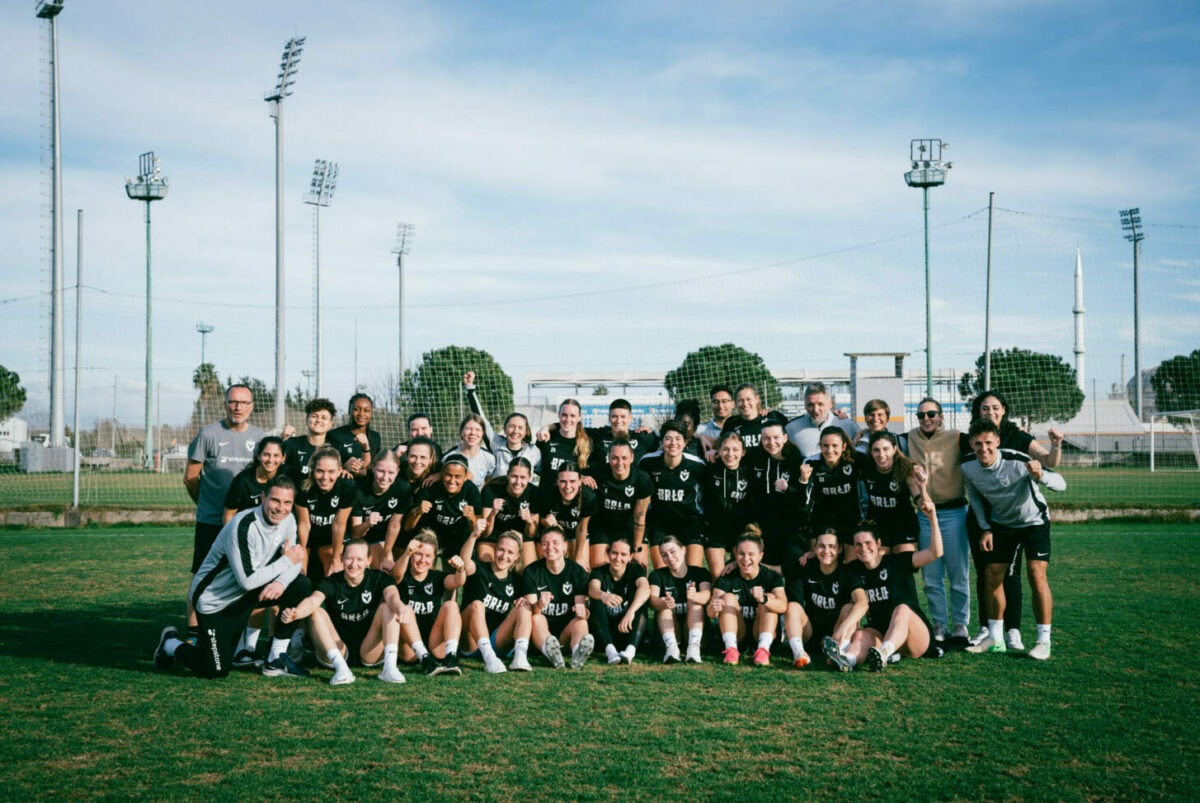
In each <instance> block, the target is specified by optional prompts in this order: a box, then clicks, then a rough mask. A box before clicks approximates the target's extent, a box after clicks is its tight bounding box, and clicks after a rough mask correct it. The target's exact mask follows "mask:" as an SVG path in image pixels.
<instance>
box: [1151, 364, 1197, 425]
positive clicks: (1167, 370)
mask: <svg viewBox="0 0 1200 803" xmlns="http://www.w3.org/2000/svg"><path fill="white" fill-rule="evenodd" d="M1150 387H1152V388H1153V389H1154V406H1155V408H1157V409H1158V410H1161V411H1163V412H1172V411H1175V410H1196V409H1200V349H1196V350H1195V351H1193V352H1192V353H1191V354H1178V355H1176V356H1174V357H1172V358H1171V359H1169V360H1163V362H1162V364H1161V365H1159V366H1158V370H1157V371H1155V372H1154V375H1153V376H1152V377H1150Z"/></svg>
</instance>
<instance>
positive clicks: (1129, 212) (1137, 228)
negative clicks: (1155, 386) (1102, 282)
mask: <svg viewBox="0 0 1200 803" xmlns="http://www.w3.org/2000/svg"><path fill="white" fill-rule="evenodd" d="M1121 229H1122V230H1123V231H1124V232H1125V239H1126V240H1128V241H1129V242H1131V243H1133V385H1134V388H1135V389H1136V392H1137V415H1138V420H1139V421H1141V420H1143V419H1142V338H1141V333H1140V331H1139V329H1138V318H1139V317H1140V316H1139V314H1138V313H1139V308H1140V307H1141V297H1140V296H1139V294H1138V256H1139V255H1140V254H1141V252H1142V240H1144V239H1146V234H1145V232H1143V231H1142V210H1141V209H1140V208H1138V207H1134V208H1132V209H1122V210H1121Z"/></svg>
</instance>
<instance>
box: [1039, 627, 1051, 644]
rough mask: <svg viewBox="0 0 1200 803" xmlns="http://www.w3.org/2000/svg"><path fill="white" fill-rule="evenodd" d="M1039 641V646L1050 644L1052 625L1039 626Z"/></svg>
mask: <svg viewBox="0 0 1200 803" xmlns="http://www.w3.org/2000/svg"><path fill="white" fill-rule="evenodd" d="M1037 640H1038V644H1041V643H1043V642H1045V643H1046V644H1049V643H1050V625H1038V626H1037Z"/></svg>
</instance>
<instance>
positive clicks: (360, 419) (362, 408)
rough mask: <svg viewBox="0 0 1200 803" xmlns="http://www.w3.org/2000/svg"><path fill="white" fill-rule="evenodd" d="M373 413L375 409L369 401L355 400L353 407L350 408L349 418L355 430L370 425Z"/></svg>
mask: <svg viewBox="0 0 1200 803" xmlns="http://www.w3.org/2000/svg"><path fill="white" fill-rule="evenodd" d="M374 412H375V407H374V405H372V404H371V400H370V399H355V400H354V406H353V407H351V408H350V418H351V419H352V420H353V421H354V426H355V428H356V429H362V428H364V427H366V426H367V424H370V423H371V415H372V414H373V413H374Z"/></svg>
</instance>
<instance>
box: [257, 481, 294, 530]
mask: <svg viewBox="0 0 1200 803" xmlns="http://www.w3.org/2000/svg"><path fill="white" fill-rule="evenodd" d="M295 501H296V492H295V491H293V490H292V489H291V488H272V489H271V490H270V491H269V492H268V493H267V495H266V496H264V497H263V501H262V507H263V517H264V518H265V519H266V520H267V521H269V522H271V524H280V523H282V522H283V520H284V519H286V518H287V517H288V516H290V515H292V504H293V503H294V502H295Z"/></svg>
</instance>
